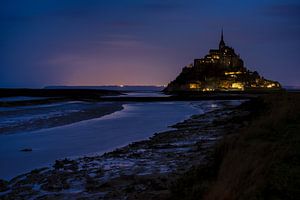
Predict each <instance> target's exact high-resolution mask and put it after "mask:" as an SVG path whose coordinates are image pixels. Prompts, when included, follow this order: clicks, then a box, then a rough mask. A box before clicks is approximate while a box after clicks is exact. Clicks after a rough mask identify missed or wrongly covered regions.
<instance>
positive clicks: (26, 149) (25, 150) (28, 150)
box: [20, 148, 32, 152]
mask: <svg viewBox="0 0 300 200" xmlns="http://www.w3.org/2000/svg"><path fill="white" fill-rule="evenodd" d="M20 151H23V152H31V151H32V149H31V148H25V149H21V150H20Z"/></svg>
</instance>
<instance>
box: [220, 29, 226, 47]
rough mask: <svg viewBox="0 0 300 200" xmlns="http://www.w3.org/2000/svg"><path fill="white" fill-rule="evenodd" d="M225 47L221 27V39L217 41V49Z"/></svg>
mask: <svg viewBox="0 0 300 200" xmlns="http://www.w3.org/2000/svg"><path fill="white" fill-rule="evenodd" d="M224 47H225V42H224V35H223V28H222V31H221V41H220V43H219V49H220V50H221V49H223V48H224Z"/></svg>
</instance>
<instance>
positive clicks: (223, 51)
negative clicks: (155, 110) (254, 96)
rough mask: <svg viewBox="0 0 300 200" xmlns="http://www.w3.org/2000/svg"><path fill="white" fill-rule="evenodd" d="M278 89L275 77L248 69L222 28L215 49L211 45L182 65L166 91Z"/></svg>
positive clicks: (278, 85)
mask: <svg viewBox="0 0 300 200" xmlns="http://www.w3.org/2000/svg"><path fill="white" fill-rule="evenodd" d="M258 88H259V89H269V90H270V89H280V88H281V86H280V84H279V83H278V82H276V81H271V80H267V79H264V78H263V77H261V76H260V75H259V74H258V73H257V72H251V71H249V70H248V69H247V68H246V67H245V66H244V62H243V60H242V59H241V58H240V56H239V55H238V54H236V53H235V50H234V49H233V48H232V47H229V46H227V45H226V43H225V41H224V35H223V31H222V33H221V40H220V42H219V48H218V49H211V50H209V53H208V54H207V55H205V56H204V57H203V58H200V59H194V63H193V64H190V65H188V66H186V67H184V68H183V69H182V72H181V73H180V74H179V76H177V78H176V79H175V80H174V81H172V82H171V83H170V84H169V85H168V86H167V88H166V91H170V92H172V91H177V90H184V91H247V90H253V89H258Z"/></svg>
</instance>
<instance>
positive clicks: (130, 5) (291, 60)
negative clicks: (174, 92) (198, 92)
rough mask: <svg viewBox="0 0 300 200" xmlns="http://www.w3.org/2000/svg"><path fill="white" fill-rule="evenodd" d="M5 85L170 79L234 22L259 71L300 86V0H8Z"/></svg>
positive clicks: (1, 44) (1, 12) (2, 65)
mask: <svg viewBox="0 0 300 200" xmlns="http://www.w3.org/2000/svg"><path fill="white" fill-rule="evenodd" d="M0 25H1V29H0V87H44V86H47V85H114V84H126V85H165V84H167V83H168V82H169V81H171V80H172V79H174V78H175V77H176V76H177V75H178V73H179V72H180V71H181V68H182V67H184V66H185V65H187V64H190V63H192V62H193V59H194V58H201V57H203V56H204V55H205V54H207V53H208V51H209V49H211V48H217V46H218V43H219V40H220V32H221V29H222V27H223V28H224V39H225V42H226V44H228V45H229V46H232V47H233V48H235V51H236V52H237V53H239V54H240V55H241V57H242V59H243V60H244V62H245V65H246V66H247V67H248V68H249V69H250V70H253V71H254V70H256V71H258V72H259V73H260V74H261V75H262V76H264V77H265V78H267V79H273V80H277V81H279V82H280V83H282V84H283V85H298V86H300V78H299V77H300V65H299V63H300V62H299V58H300V1H299V0H245V1H236V0H228V1H224V0H210V1H207V0H205V1H204V0H1V2H0Z"/></svg>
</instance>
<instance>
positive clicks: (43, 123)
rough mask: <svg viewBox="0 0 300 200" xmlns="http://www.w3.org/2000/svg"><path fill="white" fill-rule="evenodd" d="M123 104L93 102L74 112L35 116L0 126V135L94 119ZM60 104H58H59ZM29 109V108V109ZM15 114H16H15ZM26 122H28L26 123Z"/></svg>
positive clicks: (10, 112) (121, 106)
mask: <svg viewBox="0 0 300 200" xmlns="http://www.w3.org/2000/svg"><path fill="white" fill-rule="evenodd" d="M57 103H61V104H62V105H63V104H65V105H67V106H68V104H69V103H70V104H71V103H72V101H71V102H61V101H60V102H57ZM78 103H84V102H81V101H78ZM123 104H124V103H122V102H119V103H118V102H112V103H108V102H107V103H106V105H101V103H100V104H98V105H97V104H95V105H94V106H93V104H92V103H91V105H89V106H90V107H87V108H83V109H82V110H78V111H76V112H71V113H68V112H65V113H62V114H61V115H53V116H49V115H48V116H45V117H41V118H37V119H34V118H33V120H31V121H21V122H19V123H15V124H8V125H7V126H4V125H2V126H1V127H0V136H1V135H8V134H18V133H19V132H20V131H21V132H32V131H39V130H42V129H49V128H55V127H60V126H65V125H70V124H73V123H77V122H81V121H86V120H91V119H96V118H101V117H103V116H106V115H109V114H112V113H114V112H117V111H120V110H122V109H123ZM49 105H50V107H51V106H53V105H54V106H56V105H55V104H49ZM34 106H36V107H32V108H29V109H31V110H35V109H41V108H43V107H39V106H43V104H35V105H34ZM59 106H60V104H59ZM29 111H30V110H29ZM29 111H28V107H24V108H20V109H17V110H8V111H5V110H4V111H1V115H3V116H5V115H6V113H8V114H9V115H12V113H14V112H27V113H28V112H29ZM48 112H50V113H51V112H53V111H51V110H50V111H48ZM15 115H16V114H15ZM28 123H30V124H29V125H28Z"/></svg>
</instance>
